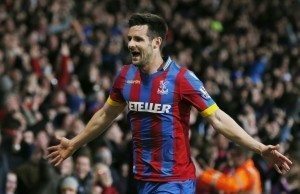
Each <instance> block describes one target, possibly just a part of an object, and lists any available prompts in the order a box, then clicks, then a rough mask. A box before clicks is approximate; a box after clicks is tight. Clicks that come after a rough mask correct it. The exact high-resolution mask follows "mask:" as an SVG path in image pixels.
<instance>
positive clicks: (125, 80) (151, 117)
mask: <svg viewBox="0 0 300 194" xmlns="http://www.w3.org/2000/svg"><path fill="white" fill-rule="evenodd" d="M108 103H109V104H110V105H111V106H118V105H120V104H124V103H127V105H128V109H129V111H128V119H129V121H130V125H131V129H132V136H133V137H132V138H133V152H134V153H133V156H134V159H133V161H134V164H133V171H134V174H135V178H136V179H139V180H144V181H173V180H187V179H193V178H195V168H194V165H193V163H192V160H191V157H190V145H189V138H188V133H189V132H188V131H189V117H190V110H191V106H194V107H196V108H197V109H198V110H199V112H200V114H201V115H202V116H204V117H205V116H209V115H211V114H213V113H214V112H215V111H216V110H217V109H218V106H217V105H216V103H215V102H214V101H213V99H212V98H211V97H210V96H209V95H208V93H207V92H206V91H205V89H204V87H203V84H202V82H201V81H200V80H199V79H198V78H197V77H196V76H195V75H194V74H193V73H192V72H191V71H189V70H187V69H186V68H184V67H181V66H179V65H177V64H176V63H175V62H174V61H172V60H171V59H170V58H169V59H168V60H167V61H166V63H165V65H164V67H163V68H161V70H160V71H157V72H156V73H154V74H151V75H148V74H144V73H142V72H141V71H140V70H139V69H138V67H136V66H135V65H126V66H124V67H123V68H122V70H121V71H120V73H119V75H118V76H117V78H116V80H115V83H114V84H113V87H112V89H111V92H110V96H109V98H108Z"/></svg>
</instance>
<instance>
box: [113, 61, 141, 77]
mask: <svg viewBox="0 0 300 194" xmlns="http://www.w3.org/2000/svg"><path fill="white" fill-rule="evenodd" d="M136 69H137V67H136V66H135V65H132V64H130V65H124V66H123V67H122V68H121V70H120V71H119V73H118V75H117V77H126V75H127V73H128V72H129V71H136Z"/></svg>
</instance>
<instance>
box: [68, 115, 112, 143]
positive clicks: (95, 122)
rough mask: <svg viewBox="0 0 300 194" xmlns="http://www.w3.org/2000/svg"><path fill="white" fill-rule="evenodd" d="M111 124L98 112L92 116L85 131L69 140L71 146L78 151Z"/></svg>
mask: <svg viewBox="0 0 300 194" xmlns="http://www.w3.org/2000/svg"><path fill="white" fill-rule="evenodd" d="M111 122H112V121H111V120H108V119H106V114H105V113H104V111H103V110H99V111H98V112H96V113H95V114H94V115H93V117H92V118H91V120H90V121H89V122H88V124H87V125H86V127H85V129H84V130H82V131H81V132H80V133H79V134H78V135H77V136H76V137H74V138H73V139H72V140H71V144H72V145H73V146H74V148H75V149H78V148H79V147H81V146H83V145H84V144H86V143H88V142H90V141H91V140H93V139H94V138H96V137H97V136H98V135H100V134H102V133H103V132H104V131H105V129H106V128H107V127H108V125H109V124H110V123H111Z"/></svg>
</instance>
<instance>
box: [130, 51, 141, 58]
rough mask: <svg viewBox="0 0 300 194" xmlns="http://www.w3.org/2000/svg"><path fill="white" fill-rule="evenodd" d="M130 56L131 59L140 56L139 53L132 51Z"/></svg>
mask: <svg viewBox="0 0 300 194" xmlns="http://www.w3.org/2000/svg"><path fill="white" fill-rule="evenodd" d="M131 55H132V57H133V58H136V57H139V56H140V52H138V51H132V52H131Z"/></svg>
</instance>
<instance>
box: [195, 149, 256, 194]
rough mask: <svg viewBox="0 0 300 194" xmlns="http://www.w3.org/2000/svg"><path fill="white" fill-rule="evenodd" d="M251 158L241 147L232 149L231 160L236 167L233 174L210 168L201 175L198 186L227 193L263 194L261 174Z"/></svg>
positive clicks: (230, 152)
mask: <svg viewBox="0 0 300 194" xmlns="http://www.w3.org/2000/svg"><path fill="white" fill-rule="evenodd" d="M249 156H250V155H249V151H247V150H245V149H243V148H241V147H234V148H231V149H230V150H229V159H230V160H231V162H232V164H233V167H234V169H233V172H231V173H228V174H225V173H222V172H220V171H217V170H214V169H212V168H208V169H206V170H204V171H203V172H202V174H201V175H200V177H199V180H198V184H200V185H201V184H203V185H211V186H214V187H215V188H216V189H217V190H218V191H222V192H225V193H240V192H250V193H255V194H260V193H262V184H261V181H260V174H259V172H258V170H257V169H256V168H255V166H254V163H253V161H252V159H250V157H249Z"/></svg>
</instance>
